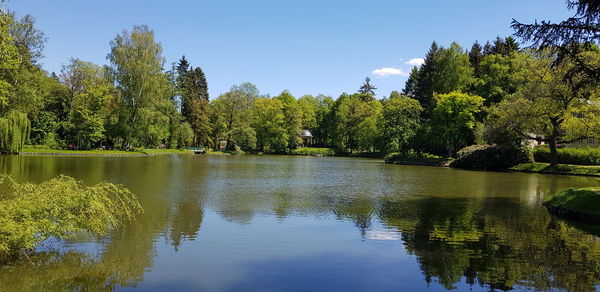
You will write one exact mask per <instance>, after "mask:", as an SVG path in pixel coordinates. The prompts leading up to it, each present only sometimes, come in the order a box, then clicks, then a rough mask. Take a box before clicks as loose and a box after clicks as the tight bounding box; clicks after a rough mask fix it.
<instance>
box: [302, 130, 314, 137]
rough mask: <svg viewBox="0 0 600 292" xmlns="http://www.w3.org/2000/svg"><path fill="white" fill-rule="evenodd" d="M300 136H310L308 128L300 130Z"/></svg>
mask: <svg viewBox="0 0 600 292" xmlns="http://www.w3.org/2000/svg"><path fill="white" fill-rule="evenodd" d="M300 136H302V138H312V137H313V135H312V133H311V132H310V131H309V130H302V133H301V134H300Z"/></svg>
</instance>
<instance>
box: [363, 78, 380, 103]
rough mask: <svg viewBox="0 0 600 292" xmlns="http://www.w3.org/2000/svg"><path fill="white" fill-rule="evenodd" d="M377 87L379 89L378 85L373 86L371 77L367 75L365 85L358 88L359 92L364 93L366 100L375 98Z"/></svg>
mask: <svg viewBox="0 0 600 292" xmlns="http://www.w3.org/2000/svg"><path fill="white" fill-rule="evenodd" d="M375 89H377V87H375V86H373V84H371V78H369V77H367V78H365V82H364V83H363V85H362V86H361V87H360V89H359V90H358V93H362V94H363V96H364V97H363V99H364V101H369V100H373V99H374V98H375Z"/></svg>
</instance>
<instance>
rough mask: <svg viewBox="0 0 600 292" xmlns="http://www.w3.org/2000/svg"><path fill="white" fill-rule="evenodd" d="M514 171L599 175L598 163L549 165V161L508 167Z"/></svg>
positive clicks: (599, 166) (599, 167)
mask: <svg viewBox="0 0 600 292" xmlns="http://www.w3.org/2000/svg"><path fill="white" fill-rule="evenodd" d="M510 170H514V171H522V172H536V173H549V174H566V175H585V176H600V165H573V164H559V165H557V166H550V164H549V163H540V162H532V163H522V164H518V165H516V166H513V167H511V168H510Z"/></svg>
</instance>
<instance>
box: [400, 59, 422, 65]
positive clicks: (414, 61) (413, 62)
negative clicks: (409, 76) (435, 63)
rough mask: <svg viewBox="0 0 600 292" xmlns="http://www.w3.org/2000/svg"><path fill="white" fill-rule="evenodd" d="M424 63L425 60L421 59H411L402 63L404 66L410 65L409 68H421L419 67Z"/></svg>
mask: <svg viewBox="0 0 600 292" xmlns="http://www.w3.org/2000/svg"><path fill="white" fill-rule="evenodd" d="M424 62H425V59H423V58H412V59H410V60H408V61H406V62H404V64H406V65H411V66H421V65H423V63H424Z"/></svg>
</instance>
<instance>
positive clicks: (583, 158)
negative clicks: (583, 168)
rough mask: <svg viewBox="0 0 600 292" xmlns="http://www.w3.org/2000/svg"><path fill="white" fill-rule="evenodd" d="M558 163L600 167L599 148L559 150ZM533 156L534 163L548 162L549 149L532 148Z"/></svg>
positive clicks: (545, 147)
mask: <svg viewBox="0 0 600 292" xmlns="http://www.w3.org/2000/svg"><path fill="white" fill-rule="evenodd" d="M557 150H558V162H559V163H564V164H578V165H600V149H599V148H560V149H557ZM533 156H534V159H535V161H536V162H547V163H549V162H550V148H548V147H547V146H541V147H536V148H534V152H533Z"/></svg>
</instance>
